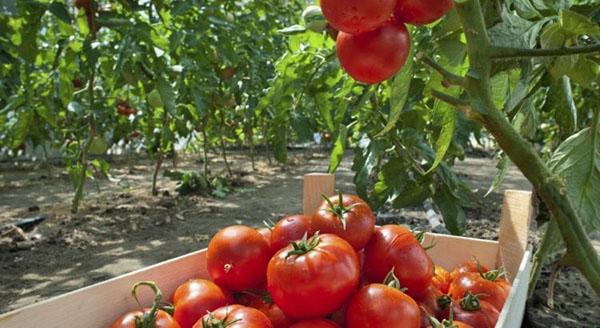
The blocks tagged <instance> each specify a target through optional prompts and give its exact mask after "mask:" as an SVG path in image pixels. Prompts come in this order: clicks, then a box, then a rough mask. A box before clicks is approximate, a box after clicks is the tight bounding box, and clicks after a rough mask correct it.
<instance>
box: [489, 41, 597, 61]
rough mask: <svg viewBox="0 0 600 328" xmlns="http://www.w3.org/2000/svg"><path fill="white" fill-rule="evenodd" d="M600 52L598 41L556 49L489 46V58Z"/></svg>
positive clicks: (555, 55)
mask: <svg viewBox="0 0 600 328" xmlns="http://www.w3.org/2000/svg"><path fill="white" fill-rule="evenodd" d="M594 52H600V43H597V44H593V45H589V46H578V47H569V48H556V49H521V48H510V47H496V46H491V47H490V58H492V59H509V58H530V57H558V56H571V55H578V54H588V53H594Z"/></svg>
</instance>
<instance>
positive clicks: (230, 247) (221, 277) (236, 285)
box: [206, 225, 271, 291]
mask: <svg viewBox="0 0 600 328" xmlns="http://www.w3.org/2000/svg"><path fill="white" fill-rule="evenodd" d="M270 258H271V248H270V246H269V244H268V243H267V241H266V239H265V238H264V237H263V236H262V235H261V234H260V233H259V232H258V231H256V230H255V229H252V228H250V227H247V226H243V225H234V226H229V227H227V228H225V229H222V230H220V231H219V232H217V234H215V236H214V237H213V238H212V239H211V240H210V242H209V243H208V250H207V252H206V267H207V269H208V274H209V275H210V277H211V278H212V280H213V281H214V282H215V283H217V284H218V285H220V286H223V287H225V288H227V289H229V290H232V291H240V290H243V289H246V288H254V287H259V286H260V285H261V284H262V283H263V282H264V281H265V273H266V272H267V264H268V263H269V259H270Z"/></svg>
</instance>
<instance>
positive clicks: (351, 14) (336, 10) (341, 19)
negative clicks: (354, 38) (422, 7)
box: [321, 0, 396, 34]
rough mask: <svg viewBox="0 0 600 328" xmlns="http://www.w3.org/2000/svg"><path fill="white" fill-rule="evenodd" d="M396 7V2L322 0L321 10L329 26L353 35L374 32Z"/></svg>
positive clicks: (394, 0)
mask: <svg viewBox="0 0 600 328" xmlns="http://www.w3.org/2000/svg"><path fill="white" fill-rule="evenodd" d="M395 5H396V0H379V1H364V0H321V10H322V11H323V16H325V18H326V19H327V21H328V22H329V24H331V26H333V27H334V28H336V29H337V30H340V31H344V32H346V33H352V34H359V33H364V32H368V31H372V30H374V29H375V28H377V27H378V26H380V25H381V24H383V23H384V22H385V21H387V20H388V19H389V18H390V16H391V15H392V12H393V11H394V6H395Z"/></svg>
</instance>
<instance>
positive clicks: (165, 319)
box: [110, 309, 180, 328]
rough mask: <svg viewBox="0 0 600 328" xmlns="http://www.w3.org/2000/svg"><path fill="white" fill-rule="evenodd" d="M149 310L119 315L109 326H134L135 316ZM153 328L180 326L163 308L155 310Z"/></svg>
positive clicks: (131, 327) (111, 327) (118, 327)
mask: <svg viewBox="0 0 600 328" xmlns="http://www.w3.org/2000/svg"><path fill="white" fill-rule="evenodd" d="M149 312H150V309H146V310H144V311H132V312H129V313H126V314H124V315H122V316H121V317H119V318H118V319H117V320H115V322H113V324H112V326H110V328H136V326H135V318H136V317H140V316H143V315H144V314H147V313H149ZM154 327H155V328H180V326H179V324H178V323H177V321H175V319H173V317H171V316H170V315H169V314H168V313H167V312H165V311H163V310H158V312H156V321H155V326H154Z"/></svg>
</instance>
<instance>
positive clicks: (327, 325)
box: [290, 319, 340, 328]
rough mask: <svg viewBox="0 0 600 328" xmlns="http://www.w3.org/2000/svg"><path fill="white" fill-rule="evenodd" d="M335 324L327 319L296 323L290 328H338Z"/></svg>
mask: <svg viewBox="0 0 600 328" xmlns="http://www.w3.org/2000/svg"><path fill="white" fill-rule="evenodd" d="M339 327H340V326H338V325H337V324H336V323H335V322H333V321H331V320H327V319H312V320H304V321H300V322H297V323H295V324H293V325H291V326H290V328H339Z"/></svg>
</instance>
